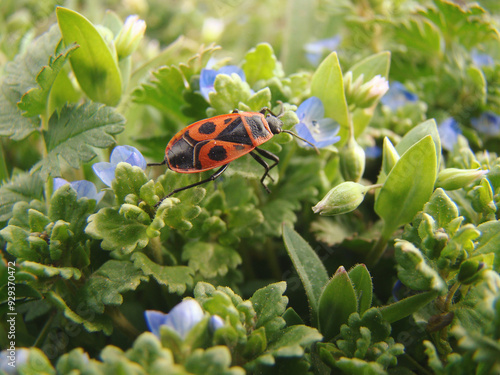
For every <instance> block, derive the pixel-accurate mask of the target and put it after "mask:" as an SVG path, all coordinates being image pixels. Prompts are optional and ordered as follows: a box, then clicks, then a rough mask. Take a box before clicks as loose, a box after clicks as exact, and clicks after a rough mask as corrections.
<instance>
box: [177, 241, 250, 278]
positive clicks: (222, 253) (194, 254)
mask: <svg viewBox="0 0 500 375" xmlns="http://www.w3.org/2000/svg"><path fill="white" fill-rule="evenodd" d="M182 260H183V261H187V262H188V265H189V267H191V268H192V269H193V270H195V271H198V272H199V273H200V274H201V275H202V276H203V277H215V276H217V275H221V276H224V275H225V274H227V272H228V271H229V270H230V269H234V268H236V267H237V266H238V265H240V264H241V261H242V260H241V256H240V254H238V252H237V251H235V250H234V249H232V248H230V247H227V246H221V245H218V244H216V243H210V242H201V241H200V242H191V243H187V244H186V245H184V249H183V251H182Z"/></svg>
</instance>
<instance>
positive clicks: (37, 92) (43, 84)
mask: <svg viewBox="0 0 500 375" xmlns="http://www.w3.org/2000/svg"><path fill="white" fill-rule="evenodd" d="M77 48H78V46H75V45H71V46H68V47H67V48H66V49H65V50H63V51H61V52H59V53H58V54H57V56H55V57H54V56H51V57H50V59H49V64H48V65H45V66H44V67H43V68H42V70H40V73H38V75H37V76H36V83H37V84H38V87H35V88H32V89H29V90H28V91H26V93H25V94H24V95H23V97H22V98H21V101H20V102H19V103H18V105H17V106H18V107H19V109H21V111H23V116H25V117H32V116H37V115H45V114H49V113H48V98H49V94H50V91H51V89H52V85H53V84H54V82H55V80H56V78H57V76H58V74H59V73H60V72H61V70H62V68H63V67H64V65H65V64H66V61H67V59H68V58H69V56H71V54H72V53H73V52H74V51H75V50H76V49H77Z"/></svg>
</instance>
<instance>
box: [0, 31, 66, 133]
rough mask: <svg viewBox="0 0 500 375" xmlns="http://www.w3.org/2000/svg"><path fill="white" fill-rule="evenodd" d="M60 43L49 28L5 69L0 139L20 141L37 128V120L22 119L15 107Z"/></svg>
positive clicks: (1, 90)
mask: <svg viewBox="0 0 500 375" xmlns="http://www.w3.org/2000/svg"><path fill="white" fill-rule="evenodd" d="M60 39H61V34H60V32H59V29H58V28H57V27H52V28H50V30H49V31H48V32H46V33H44V34H42V35H41V36H40V37H38V38H37V39H35V40H33V42H32V43H31V44H30V45H29V46H28V48H27V49H26V51H25V52H23V53H21V54H19V55H17V56H16V58H15V59H14V61H11V62H9V63H8V64H6V65H5V72H4V74H5V75H4V79H3V82H2V86H1V87H0V136H4V137H10V138H11V139H13V140H21V139H24V138H26V137H27V136H28V135H30V134H31V133H32V132H34V131H35V130H37V129H38V128H39V126H40V120H39V119H38V118H37V117H33V118H26V117H23V116H22V115H21V110H20V109H19V108H18V107H17V103H18V102H19V101H20V100H21V97H22V96H23V95H24V94H25V93H26V91H28V90H29V89H31V88H33V87H36V86H37V83H36V80H35V77H36V76H37V74H38V73H39V72H40V70H41V69H42V67H43V66H44V65H46V64H47V61H48V60H49V56H51V55H52V54H53V53H54V50H55V48H56V45H57V43H58V42H59V40H60Z"/></svg>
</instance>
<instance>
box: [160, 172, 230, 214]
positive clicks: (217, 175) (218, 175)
mask: <svg viewBox="0 0 500 375" xmlns="http://www.w3.org/2000/svg"><path fill="white" fill-rule="evenodd" d="M228 165H229V164H225V165H223V166H222V167H220V168H219V169H218V170H217V171H216V172H215V173H214V174H213V175H211V176H210V177H209V178H206V179H204V180H201V181H198V182H195V183H194V184H191V185H187V186H183V187H181V188H178V189H174V190H172V191H171V192H170V193H168V194H167V195H166V196H165V197H164V198H163V199H165V198H168V197H170V196H172V195H174V194H176V193H178V192H180V191H183V190H187V189H191V188H193V187H195V186H198V185H203V184H205V183H207V182H210V181H213V180H215V179H216V178H217V177H220V175H221V174H223V173H224V171H225V170H226V169H227V167H228ZM163 199H161V200H160V201H159V202H158V203H156V205H155V207H158V206H159V205H160V204H161V202H163Z"/></svg>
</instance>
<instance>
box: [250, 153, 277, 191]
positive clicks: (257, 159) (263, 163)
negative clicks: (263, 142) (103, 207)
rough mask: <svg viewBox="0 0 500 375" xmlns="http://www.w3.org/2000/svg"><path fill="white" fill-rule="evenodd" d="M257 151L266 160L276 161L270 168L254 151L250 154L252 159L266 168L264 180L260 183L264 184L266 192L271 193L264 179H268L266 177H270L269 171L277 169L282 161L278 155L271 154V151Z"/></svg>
mask: <svg viewBox="0 0 500 375" xmlns="http://www.w3.org/2000/svg"><path fill="white" fill-rule="evenodd" d="M255 150H256V151H257V152H258V153H259V154H261V155H262V156H264V157H265V158H267V159H269V160H272V161H274V163H273V164H271V166H269V164H267V162H266V161H265V160H264V159H262V158H261V157H260V156H259V155H257V154H255V153H254V152H253V151H251V152H250V155H252V157H253V158H254V159H255V160H256V161H257V162H258V163H259V164H260V165H262V166H263V167H264V169H265V170H266V171H265V172H264V175H263V176H262V178H261V179H260V183H261V184H262V186H264V188H265V189H266V191H267V192H268V193H269V192H270V191H269V189H268V188H267V186H266V185H265V184H264V179H265V178H266V176H268V174H269V171H270V170H271V169H273V168H274V167H276V166H277V165H278V163H279V161H280V158H279V157H277V156H276V155H274V154H273V153H271V152H269V151H266V150H261V149H260V148H257V147H256V148H255ZM269 178H270V179H271V180H272V181H273V182H274V180H273V178H272V177H271V176H269Z"/></svg>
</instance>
